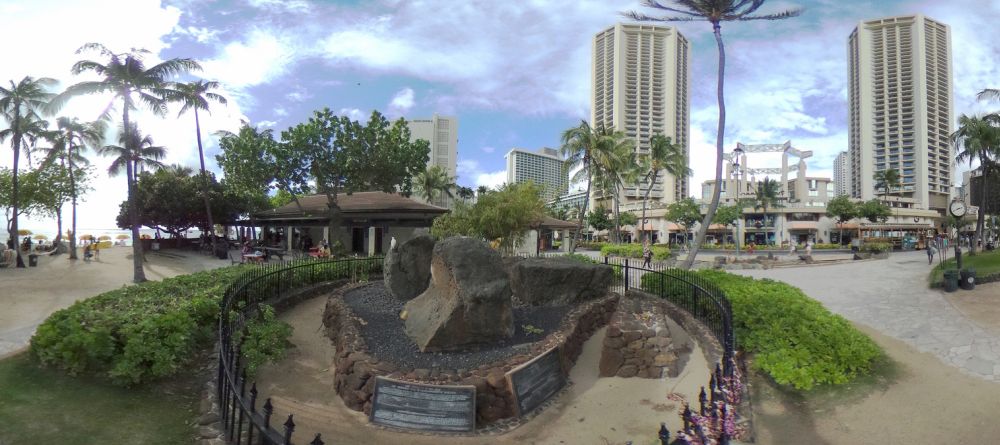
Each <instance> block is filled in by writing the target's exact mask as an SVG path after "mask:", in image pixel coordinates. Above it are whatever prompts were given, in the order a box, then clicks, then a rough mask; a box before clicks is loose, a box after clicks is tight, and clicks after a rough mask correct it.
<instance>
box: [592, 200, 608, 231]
mask: <svg viewBox="0 0 1000 445" xmlns="http://www.w3.org/2000/svg"><path fill="white" fill-rule="evenodd" d="M587 225H588V226H590V227H592V228H593V229H594V230H596V231H598V232H600V231H602V230H609V229H611V226H613V225H614V223H613V222H612V221H611V218H608V209H606V208H604V207H603V206H601V205H598V206H597V208H595V209H594V210H591V211H590V212H589V213H587Z"/></svg>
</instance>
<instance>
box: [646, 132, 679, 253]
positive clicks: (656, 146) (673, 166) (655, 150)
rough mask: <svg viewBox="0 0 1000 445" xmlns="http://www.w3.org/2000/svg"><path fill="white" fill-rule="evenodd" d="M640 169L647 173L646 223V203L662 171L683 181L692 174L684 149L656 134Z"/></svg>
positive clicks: (665, 137) (650, 141) (650, 140)
mask: <svg viewBox="0 0 1000 445" xmlns="http://www.w3.org/2000/svg"><path fill="white" fill-rule="evenodd" d="M640 162H641V164H640V169H642V170H644V171H645V172H646V175H645V178H644V179H645V181H646V184H648V185H647V186H646V193H645V195H643V197H642V221H643V224H645V221H646V203H647V202H648V201H649V194H650V192H652V191H653V185H655V184H656V179H657V178H658V177H659V176H660V172H661V171H665V172H667V173H669V174H670V175H672V176H673V177H674V178H676V179H683V178H685V177H687V176H689V175H690V174H691V169H690V168H688V159H687V154H686V153H684V147H682V146H680V145H677V144H674V143H673V141H671V140H670V137H669V136H664V135H662V134H654V135H653V137H651V138H649V153H647V154H646V156H644V157H642V158H641V160H640ZM640 236H642V237H643V238H642V242H643V243H645V242H646V238H645V237H646V235H645V231H643V232H642V234H641V235H640Z"/></svg>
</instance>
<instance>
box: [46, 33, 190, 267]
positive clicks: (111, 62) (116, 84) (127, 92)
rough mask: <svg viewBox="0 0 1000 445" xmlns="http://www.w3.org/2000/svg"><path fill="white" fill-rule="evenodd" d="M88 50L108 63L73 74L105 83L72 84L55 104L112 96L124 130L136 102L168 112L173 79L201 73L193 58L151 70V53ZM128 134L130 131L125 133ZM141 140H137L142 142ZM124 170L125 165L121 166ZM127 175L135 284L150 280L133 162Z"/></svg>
mask: <svg viewBox="0 0 1000 445" xmlns="http://www.w3.org/2000/svg"><path fill="white" fill-rule="evenodd" d="M84 51H97V52H98V54H99V55H100V56H101V57H104V58H106V59H107V61H106V62H104V63H101V62H96V61H93V60H86V59H85V60H81V61H79V62H76V63H75V64H74V65H73V68H72V73H73V74H80V73H84V72H89V71H92V72H94V73H95V74H97V75H98V76H100V77H101V80H94V81H85V82H80V83H78V84H76V85H71V86H70V87H69V88H67V89H66V91H64V92H63V93H61V94H59V96H57V97H55V98H54V99H53V101H52V102H53V104H55V105H61V104H63V103H65V101H67V100H69V98H71V97H74V96H78V95H82V94H112V95H114V97H115V99H120V100H121V101H122V127H123V128H125V129H129V128H132V123H131V121H129V111H131V110H134V109H136V103H139V104H142V105H145V106H146V107H147V108H149V109H150V110H152V111H153V112H154V113H157V114H160V115H162V114H165V113H166V103H167V99H166V98H172V97H176V96H177V94H178V93H177V91H176V90H174V89H172V88H170V86H171V84H170V83H169V81H168V78H169V77H172V76H175V75H178V74H181V73H184V72H187V71H191V70H200V69H201V65H199V64H198V62H195V61H194V60H192V59H176V58H175V59H170V60H166V61H163V62H160V63H158V64H156V65H153V66H151V67H147V66H146V64H145V62H144V61H143V57H144V55H145V54H147V53H148V51H145V50H132V51H129V52H126V53H114V52H111V50H109V49H108V48H107V47H105V46H104V45H101V44H99V43H88V44H86V45H83V46H82V47H80V49H78V50H77V53H78V54H79V53H81V52H84ZM123 133H127V132H123ZM138 140H140V139H135V140H134V141H138ZM132 141H133V139H131V138H126V139H125V145H124V147H122V148H123V149H124V153H123V154H126V157H130V156H131V155H129V153H130V152H132V151H135V150H138V147H137V146H133V145H130V144H129V142H132ZM120 167H121V166H120ZM123 167H125V174H126V176H127V177H128V186H129V190H128V208H129V215H130V216H131V218H132V220H131V221H130V222H131V226H132V239H133V240H134V242H133V243H132V268H133V277H132V281H134V282H136V283H140V282H143V281H146V274H145V272H144V271H143V269H142V243H140V242H139V212H138V206H137V204H136V197H135V190H134V176H135V171H134V170H133V163H131V162H124V165H123Z"/></svg>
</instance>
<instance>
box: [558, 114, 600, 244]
mask: <svg viewBox="0 0 1000 445" xmlns="http://www.w3.org/2000/svg"><path fill="white" fill-rule="evenodd" d="M600 140H601V136H600V134H599V131H595V129H594V128H593V127H591V126H590V124H589V123H587V121H583V120H581V121H580V125H579V126H576V127H573V128H570V129H569V130H566V131H565V132H563V134H562V147H560V148H559V151H560V153H562V155H563V157H564V158H565V161H563V168H564V169H565V170H566V171H570V170H574V169H579V170H577V172H576V173H574V174H573V178H572V182H579V181H582V180H583V179H586V180H587V193H586V194H584V195H583V196H584V199H583V209H581V210H580V212H579V213H580V215H579V218H578V219H577V225H576V233H575V234H574V235H573V244H572V245H571V246H570V253H573V252H575V251H576V243H577V241H578V240H579V239H580V234H581V232H583V219H584V217H585V216H586V214H587V206H588V205H589V204H590V203H589V201H590V191H591V188H592V185H593V179H594V171H593V170H594V165H592V164H593V159H594V154H595V153H596V152H597V151H598V150H600V149H601V148H600V146H601V145H602V144H601V143H600ZM604 145H606V144H604Z"/></svg>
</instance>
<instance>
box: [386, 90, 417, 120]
mask: <svg viewBox="0 0 1000 445" xmlns="http://www.w3.org/2000/svg"><path fill="white" fill-rule="evenodd" d="M413 104H414V94H413V88H410V87H406V88H403V89H402V90H399V91H397V92H396V95H395V96H392V100H391V101H389V110H390V112H391V113H393V114H398V115H403V114H406V112H407V111H409V110H410V108H413Z"/></svg>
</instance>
